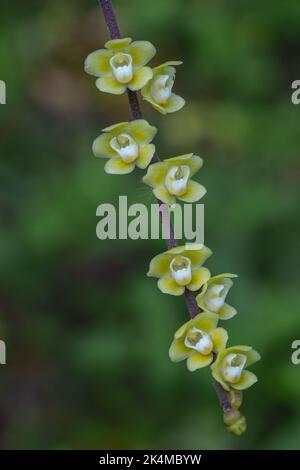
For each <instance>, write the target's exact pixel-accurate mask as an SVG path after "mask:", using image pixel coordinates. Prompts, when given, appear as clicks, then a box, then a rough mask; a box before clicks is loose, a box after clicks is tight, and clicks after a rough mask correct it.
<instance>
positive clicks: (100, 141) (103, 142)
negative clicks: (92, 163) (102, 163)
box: [93, 134, 116, 158]
mask: <svg viewBox="0 0 300 470" xmlns="http://www.w3.org/2000/svg"><path fill="white" fill-rule="evenodd" d="M111 139H112V136H111V135H110V134H101V135H99V137H97V138H96V139H95V140H94V142H93V153H94V155H95V156H96V157H104V158H107V157H114V156H116V152H115V151H114V150H113V149H112V148H111V146H110V145H109V143H110V141H111Z"/></svg>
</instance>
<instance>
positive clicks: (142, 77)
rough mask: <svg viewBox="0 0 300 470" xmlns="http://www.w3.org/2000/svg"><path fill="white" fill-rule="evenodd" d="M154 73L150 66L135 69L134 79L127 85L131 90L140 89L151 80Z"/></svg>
mask: <svg viewBox="0 0 300 470" xmlns="http://www.w3.org/2000/svg"><path fill="white" fill-rule="evenodd" d="M152 75H153V72H152V69H150V67H142V68H140V69H138V70H135V71H134V75H133V79H132V80H131V82H129V83H128V85H127V86H128V88H129V89H130V90H131V91H137V90H140V89H141V88H143V86H145V85H146V83H147V82H148V81H149V80H151V78H152Z"/></svg>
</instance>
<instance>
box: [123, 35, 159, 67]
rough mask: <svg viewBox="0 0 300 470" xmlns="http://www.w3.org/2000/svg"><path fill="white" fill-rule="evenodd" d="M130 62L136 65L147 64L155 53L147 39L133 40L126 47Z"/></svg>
mask: <svg viewBox="0 0 300 470" xmlns="http://www.w3.org/2000/svg"><path fill="white" fill-rule="evenodd" d="M127 50H128V53H129V54H130V55H131V57H132V62H133V64H134V65H135V66H137V67H142V66H143V65H145V64H147V62H149V61H150V60H151V59H152V57H154V56H155V54H156V49H155V47H154V46H153V44H151V42H149V41H134V42H133V43H132V44H130V46H128V48H127Z"/></svg>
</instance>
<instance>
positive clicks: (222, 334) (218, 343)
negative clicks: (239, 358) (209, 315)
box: [210, 328, 228, 352]
mask: <svg viewBox="0 0 300 470" xmlns="http://www.w3.org/2000/svg"><path fill="white" fill-rule="evenodd" d="M210 336H211V339H212V341H213V343H214V351H215V352H219V351H222V349H224V348H226V344H227V341H228V333H227V331H226V330H225V328H216V329H215V330H213V331H212V332H211V333H210Z"/></svg>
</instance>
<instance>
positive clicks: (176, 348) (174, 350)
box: [169, 339, 193, 362]
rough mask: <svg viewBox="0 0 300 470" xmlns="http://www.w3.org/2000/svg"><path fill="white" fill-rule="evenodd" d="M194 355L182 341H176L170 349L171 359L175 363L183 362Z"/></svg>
mask: <svg viewBox="0 0 300 470" xmlns="http://www.w3.org/2000/svg"><path fill="white" fill-rule="evenodd" d="M192 353H193V351H192V350H191V349H189V348H187V347H186V346H185V345H184V342H183V340H181V339H174V341H173V342H172V344H171V347H170V349H169V357H170V359H171V361H173V362H179V361H183V360H184V359H186V358H187V357H189V356H190V355H191V354H192Z"/></svg>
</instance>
